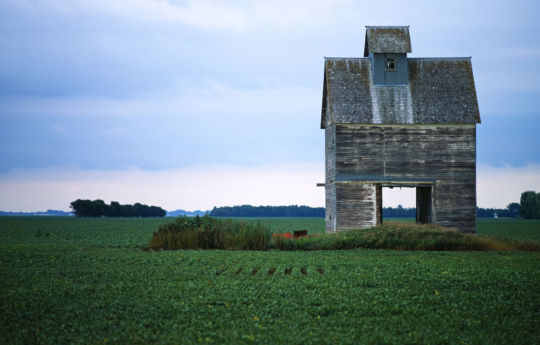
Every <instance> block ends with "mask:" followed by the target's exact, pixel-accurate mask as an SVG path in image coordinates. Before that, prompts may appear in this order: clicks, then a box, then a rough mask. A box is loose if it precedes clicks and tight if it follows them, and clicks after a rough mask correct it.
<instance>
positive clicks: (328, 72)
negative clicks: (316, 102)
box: [321, 27, 480, 233]
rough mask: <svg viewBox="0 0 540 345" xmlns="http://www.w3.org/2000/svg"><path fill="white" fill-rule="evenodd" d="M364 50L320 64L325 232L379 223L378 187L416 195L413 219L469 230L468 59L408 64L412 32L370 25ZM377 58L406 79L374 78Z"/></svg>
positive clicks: (472, 180)
mask: <svg viewBox="0 0 540 345" xmlns="http://www.w3.org/2000/svg"><path fill="white" fill-rule="evenodd" d="M364 50H365V51H364V55H365V56H366V57H364V58H325V63H324V82H323V100H322V112H321V128H322V129H325V131H326V136H325V137H326V179H325V188H326V193H325V194H326V230H327V231H328V232H332V231H338V230H346V229H352V228H361V227H366V226H371V225H376V224H379V223H380V222H381V221H382V217H381V214H380V213H381V211H380V210H381V208H382V195H381V188H383V187H394V186H400V187H412V188H416V189H417V213H419V214H418V217H417V220H419V221H422V222H434V223H438V224H442V225H445V226H452V227H456V228H458V229H459V230H460V231H463V232H473V233H474V232H476V124H477V123H480V115H479V110H478V103H477V99H476V89H475V84H474V78H473V72H472V65H471V59H470V58H407V57H406V54H407V53H410V52H411V44H410V37H409V27H367V28H366V43H365V49H364ZM377 54H379V55H380V56H379V58H381V59H383V60H381V59H379V60H377V58H378V57H377ZM389 54H393V55H389ZM396 54H397V55H399V54H402V56H403V57H404V58H405V60H404V61H405V65H406V67H404V66H405V65H403V64H401V65H400V64H399V61H398V59H394V57H395V56H396ZM388 56H390V57H388ZM384 59H385V60H384ZM381 61H383V63H384V65H382V67H381V68H384V70H385V71H386V72H389V73H394V72H396V71H397V72H399V71H403V69H405V70H406V71H405V72H403V75H406V80H400V79H399V78H397V77H396V78H395V77H394V76H391V77H389V78H386V77H385V78H386V79H385V78H383V80H382V83H381V80H379V81H377V80H374V78H375V79H376V78H379V77H380V76H379V77H377V74H376V73H377V71H376V68H375V67H376V66H375V67H374V64H377V63H381ZM388 63H390V65H389V66H388ZM389 80H390V81H391V82H390V83H389V82H388V81H389ZM396 80H397V82H396Z"/></svg>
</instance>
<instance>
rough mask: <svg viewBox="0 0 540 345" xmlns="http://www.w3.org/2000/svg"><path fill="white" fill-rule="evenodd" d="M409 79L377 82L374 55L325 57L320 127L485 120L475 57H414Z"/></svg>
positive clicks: (469, 122)
mask: <svg viewBox="0 0 540 345" xmlns="http://www.w3.org/2000/svg"><path fill="white" fill-rule="evenodd" d="M407 61H408V78H409V80H408V81H409V83H408V85H403V86H377V85H373V82H372V76H371V60H370V59H369V58H325V66H324V86H323V104H322V115H321V128H326V125H328V124H331V123H347V124H350V123H357V124H475V123H480V113H479V111H478V102H477V99H476V89H475V85H474V77H473V73H472V66H471V59H470V58H409V59H407Z"/></svg>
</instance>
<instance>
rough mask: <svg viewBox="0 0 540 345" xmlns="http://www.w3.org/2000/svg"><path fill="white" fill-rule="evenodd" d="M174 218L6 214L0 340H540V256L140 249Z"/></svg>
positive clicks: (289, 222)
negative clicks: (11, 215) (160, 227)
mask: <svg viewBox="0 0 540 345" xmlns="http://www.w3.org/2000/svg"><path fill="white" fill-rule="evenodd" d="M172 221H174V219H173V218H158V219H141V218H138V219H106V218H101V219H80V218H73V217H0V235H1V236H2V241H1V242H0V262H1V266H0V267H1V268H0V310H1V311H2V312H1V313H0V344H131V343H133V344H419V343H422V344H456V343H457V344H486V343H490V344H539V343H540V332H539V330H538V325H539V324H540V313H539V310H540V284H539V278H538V277H539V276H540V253H539V252H427V251H393V250H342V251H312V252H280V251H274V250H272V251H257V252H256V251H225V250H207V251H203V250H179V251H144V250H143V248H144V247H146V246H147V245H148V241H149V240H150V238H151V237H152V234H153V232H154V231H155V230H156V229H157V228H158V226H159V225H161V224H164V223H168V222H172ZM245 221H249V222H251V221H254V222H256V221H260V222H261V223H263V224H265V225H266V226H268V227H270V228H271V229H272V231H274V232H287V231H293V230H300V229H307V230H308V232H309V233H311V234H313V233H320V232H324V220H322V219H309V218H308V219H296V218H289V219H286V218H263V219H246V220H245ZM388 221H391V220H390V219H389V220H388ZM478 230H479V233H480V234H482V235H490V236H496V237H505V238H514V239H519V240H533V241H539V240H540V221H526V220H508V219H489V220H483V219H479V221H478Z"/></svg>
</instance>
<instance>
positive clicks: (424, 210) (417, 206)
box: [377, 184, 434, 224]
mask: <svg viewBox="0 0 540 345" xmlns="http://www.w3.org/2000/svg"><path fill="white" fill-rule="evenodd" d="M432 190H433V188H432V186H431V185H420V186H418V185H409V184H406V185H405V184H404V185H399V184H391V185H385V184H380V185H378V186H377V224H383V222H384V219H392V218H394V219H395V218H396V217H397V218H412V219H415V221H416V223H419V224H428V223H433V222H434V212H433V197H432V196H433V195H432ZM383 208H384V209H383ZM389 208H391V210H390V209H389ZM385 210H386V211H385Z"/></svg>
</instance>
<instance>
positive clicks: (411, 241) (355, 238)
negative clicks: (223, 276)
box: [274, 222, 540, 251]
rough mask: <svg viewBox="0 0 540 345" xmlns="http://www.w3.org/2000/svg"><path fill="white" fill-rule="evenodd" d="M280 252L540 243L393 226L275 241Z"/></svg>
mask: <svg viewBox="0 0 540 345" xmlns="http://www.w3.org/2000/svg"><path fill="white" fill-rule="evenodd" d="M274 247H275V248H277V249H280V250H335V249H339V250H343V249H361V248H362V249H395V250H430V251H509V250H529V251H539V250H540V243H538V242H534V241H526V242H524V241H517V240H508V239H501V238H495V237H482V236H477V235H471V234H464V233H461V232H459V231H457V230H455V229H451V228H445V227H442V226H438V225H433V224H427V225H419V224H415V223H405V222H403V223H390V224H384V225H381V226H377V227H372V228H368V229H361V230H349V231H343V232H338V233H335V234H319V235H317V236H306V237H302V238H298V239H287V238H274Z"/></svg>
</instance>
